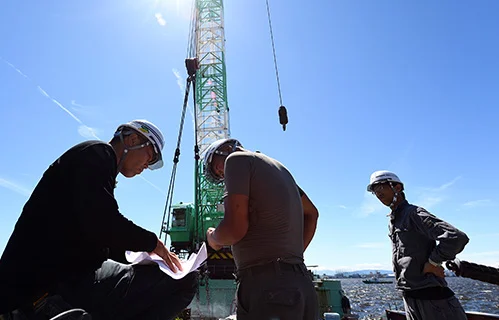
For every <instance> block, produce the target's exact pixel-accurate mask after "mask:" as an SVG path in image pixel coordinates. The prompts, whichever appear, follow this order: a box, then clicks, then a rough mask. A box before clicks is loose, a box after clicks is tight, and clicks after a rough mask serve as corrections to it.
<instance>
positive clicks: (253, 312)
mask: <svg viewBox="0 0 499 320" xmlns="http://www.w3.org/2000/svg"><path fill="white" fill-rule="evenodd" d="M237 277H238V282H239V283H238V288H237V319H238V320H253V319H258V320H271V319H286V320H316V319H319V306H318V302H317V294H316V293H315V288H314V284H313V282H312V279H311V277H310V275H309V274H308V272H307V270H306V267H305V265H303V264H296V265H291V264H286V263H281V262H277V261H276V262H273V263H270V264H267V265H265V266H259V267H254V268H250V269H249V270H243V272H240V273H238V275H237Z"/></svg>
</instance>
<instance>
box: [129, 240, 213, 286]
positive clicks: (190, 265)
mask: <svg viewBox="0 0 499 320" xmlns="http://www.w3.org/2000/svg"><path fill="white" fill-rule="evenodd" d="M207 258H208V253H207V251H206V244H205V243H204V242H203V245H202V246H201V248H200V249H199V251H198V252H197V253H192V254H191V256H190V257H189V259H187V260H182V261H181V263H182V268H183V270H182V271H177V272H176V273H175V272H173V271H172V270H170V268H169V267H168V265H167V264H166V263H165V262H164V261H163V259H161V258H160V257H159V256H157V255H155V254H152V255H149V254H148V253H147V252H133V251H127V252H126V260H127V261H128V262H130V263H132V264H148V263H156V264H158V265H159V268H160V269H161V271H163V272H164V273H166V274H167V275H169V276H170V277H172V278H173V279H182V278H183V277H185V276H186V275H187V274H189V273H190V272H192V271H194V270H197V269H198V268H199V267H200V266H201V264H202V263H203V262H204V261H205V260H206V259H207Z"/></svg>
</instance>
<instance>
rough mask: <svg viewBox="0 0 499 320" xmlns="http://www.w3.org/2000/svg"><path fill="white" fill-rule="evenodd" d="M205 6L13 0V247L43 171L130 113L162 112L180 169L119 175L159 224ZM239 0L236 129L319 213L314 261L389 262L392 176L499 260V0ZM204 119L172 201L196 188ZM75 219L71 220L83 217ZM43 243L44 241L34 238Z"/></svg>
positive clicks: (142, 218)
mask: <svg viewBox="0 0 499 320" xmlns="http://www.w3.org/2000/svg"><path fill="white" fill-rule="evenodd" d="M190 4H191V2H190V1H182V0H178V1H177V0H164V1H154V0H134V1H132V0H126V1H110V0H98V1H97V0H90V1H81V0H80V1H65V2H64V1H63V2H60V1H45V2H44V3H43V4H42V3H41V2H36V1H31V2H30V3H29V4H28V3H26V2H23V3H17V2H4V3H3V4H2V10H0V18H1V19H0V39H1V41H0V43H1V45H0V57H1V60H0V85H1V87H2V90H0V119H2V125H3V129H4V134H5V135H4V140H3V141H4V142H3V146H2V150H3V151H2V152H1V153H0V203H1V217H2V218H1V221H2V223H1V225H0V248H1V250H2V251H3V248H4V247H5V244H6V243H7V240H8V238H9V235H10V233H11V231H12V229H13V227H14V224H15V222H16V221H17V218H18V216H19V214H20V212H21V210H22V207H23V205H24V203H25V202H26V200H27V199H28V197H29V194H30V192H31V190H32V189H33V188H34V186H35V185H36V183H37V182H38V180H39V179H40V177H41V175H42V174H43V171H44V170H45V169H46V168H47V167H48V165H49V164H50V163H51V162H52V161H54V160H55V159H56V158H57V157H58V156H59V155H60V154H61V153H62V152H64V151H65V150H67V149H68V148H70V147H71V146H72V145H74V144H76V143H78V142H81V141H83V140H86V139H92V138H95V137H98V138H100V139H103V140H106V141H108V140H109V139H110V137H111V135H112V134H113V132H114V130H115V128H116V127H117V126H118V125H119V124H120V123H122V122H126V121H128V120H131V119H136V118H145V119H148V120H150V121H153V122H154V123H156V124H157V125H158V126H159V127H160V128H161V129H162V131H163V133H164V135H165V137H166V147H165V150H164V153H165V156H164V157H165V160H166V165H165V168H164V169H162V170H161V171H154V172H152V171H151V172H149V171H148V172H145V173H143V175H142V177H136V178H133V179H125V178H123V177H120V178H119V184H118V188H117V189H116V197H117V199H118V202H119V204H120V209H121V211H122V212H123V214H125V215H126V216H127V217H128V218H130V219H131V220H133V221H134V222H136V223H137V224H139V225H141V226H143V227H145V228H147V229H150V230H152V231H154V232H156V233H158V232H159V229H160V224H161V219H162V213H163V209H164V206H165V193H166V190H167V187H168V181H169V177H170V174H171V168H172V161H171V159H172V158H173V154H174V149H175V144H176V140H177V133H178V127H179V120H180V112H181V106H182V93H181V89H180V87H179V82H180V83H181V84H183V83H184V82H185V69H184V59H185V57H186V51H187V49H186V48H187V38H188V27H189V19H190ZM270 4H271V9H272V17H273V27H274V36H275V41H276V50H277V55H278V64H279V72H280V76H281V87H282V94H283V99H284V104H285V105H286V107H287V108H288V115H289V125H288V130H287V131H286V132H283V131H282V129H281V127H280V125H279V123H278V118H277V108H278V106H279V100H278V94H277V88H276V80H275V76H274V69H273V58H272V49H271V43H270V37H269V31H268V24H267V16H266V7H265V1H263V0H262V1H255V0H238V1H226V4H225V27H226V28H225V29H226V40H227V41H226V54H227V79H228V96H229V98H228V100H229V106H230V110H231V111H230V112H231V114H230V119H231V132H232V136H233V137H236V138H238V139H240V140H241V142H242V143H243V144H244V145H245V147H247V148H248V149H251V150H260V151H262V152H263V153H266V154H268V155H270V156H272V157H274V158H276V159H278V160H280V161H281V162H283V163H284V164H285V165H286V166H287V167H288V168H289V169H290V170H291V171H292V172H293V174H294V176H295V178H296V180H297V181H298V183H299V184H300V186H301V187H302V188H303V189H304V190H305V191H306V192H307V194H309V196H310V198H311V199H312V200H313V202H314V203H315V204H316V205H317V207H318V208H319V211H320V219H319V226H318V229H317V233H316V237H315V238H314V240H313V242H312V244H311V246H310V247H309V249H308V251H307V252H306V263H307V264H309V265H312V264H313V265H319V266H320V268H323V269H333V270H353V269H370V268H375V269H391V266H390V263H391V260H390V259H391V257H390V255H391V249H390V242H389V239H388V237H387V232H388V229H387V223H388V220H387V218H386V216H385V215H386V214H387V209H386V208H384V207H383V206H382V205H381V204H380V203H378V202H377V200H376V199H375V198H374V197H373V196H371V195H370V194H368V193H367V192H366V191H365V187H366V185H367V183H368V180H369V176H370V174H371V173H372V172H373V171H375V170H379V169H388V170H393V171H395V172H396V173H398V174H399V176H400V178H401V179H402V180H403V181H404V183H405V186H406V194H407V197H408V200H409V201H410V202H412V203H415V204H419V205H422V206H425V207H426V208H427V209H428V210H430V211H431V212H432V213H434V214H436V215H437V216H439V217H440V218H442V219H444V220H447V221H448V222H450V223H451V224H453V225H455V226H456V227H458V228H460V229H461V230H463V231H465V232H466V233H467V234H468V236H469V237H470V239H471V241H470V243H469V244H468V246H467V247H466V248H465V250H464V252H463V253H462V254H461V255H460V256H459V257H460V258H461V259H464V260H468V261H473V262H478V263H484V264H489V265H494V266H498V265H499V251H498V249H497V243H498V241H499V231H498V230H497V225H499V215H498V208H499V196H498V187H497V181H499V170H498V168H497V164H498V163H499V151H498V148H497V145H498V136H499V134H498V130H497V125H496V123H497V120H498V119H499V111H498V108H497V106H498V105H499V89H498V88H499V60H498V59H497V57H498V56H499V46H498V44H497V37H498V30H499V21H498V20H497V14H496V13H497V12H498V11H499V3H498V2H496V1H492V0H489V1H487V0H484V1H476V2H473V3H472V2H462V3H456V2H454V1H438V2H434V1H418V2H417V3H409V2H405V1H384V0H378V1H328V0H320V1H319V0H318V1H311V2H310V3H308V2H304V1H277V0H275V1H271V2H270ZM191 120H192V116H191V115H190V114H189V121H187V122H186V130H185V132H184V136H183V144H182V154H181V157H180V163H179V168H178V174H177V184H176V190H175V198H174V202H178V201H185V202H189V201H192V199H193V160H192V159H193V154H192V149H193V144H194V142H193V133H192V131H193V128H192V121H191ZM68 214H69V213H68ZM35 248H36V247H35Z"/></svg>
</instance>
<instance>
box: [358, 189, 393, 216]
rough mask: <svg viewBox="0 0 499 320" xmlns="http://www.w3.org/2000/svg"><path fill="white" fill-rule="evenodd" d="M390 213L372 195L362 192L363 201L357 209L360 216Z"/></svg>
mask: <svg viewBox="0 0 499 320" xmlns="http://www.w3.org/2000/svg"><path fill="white" fill-rule="evenodd" d="M389 211H390V209H389V208H387V207H385V206H384V205H383V204H382V203H381V202H380V201H379V200H378V198H376V197H375V196H374V195H372V194H371V193H369V192H364V199H363V200H362V203H361V205H360V208H359V209H358V213H359V215H361V216H369V215H371V214H379V213H382V214H387V213H388V212H389Z"/></svg>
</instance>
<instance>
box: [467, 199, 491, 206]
mask: <svg viewBox="0 0 499 320" xmlns="http://www.w3.org/2000/svg"><path fill="white" fill-rule="evenodd" d="M491 203H492V200H490V199H481V200H473V201H468V202H466V203H464V204H463V206H465V207H468V208H475V207H481V206H486V205H490V204H491Z"/></svg>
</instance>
